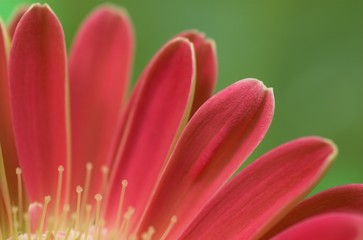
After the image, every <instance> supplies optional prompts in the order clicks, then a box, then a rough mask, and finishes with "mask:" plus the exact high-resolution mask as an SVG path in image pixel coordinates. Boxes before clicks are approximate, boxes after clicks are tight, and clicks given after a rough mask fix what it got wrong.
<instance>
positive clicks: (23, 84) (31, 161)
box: [9, 4, 70, 202]
mask: <svg viewBox="0 0 363 240" xmlns="http://www.w3.org/2000/svg"><path fill="white" fill-rule="evenodd" d="M9 74H10V95H11V107H12V113H13V122H14V135H15V141H16V145H17V149H18V154H19V161H20V165H21V168H22V170H23V177H24V182H25V187H26V190H27V192H28V194H29V198H30V200H31V201H32V202H34V201H38V202H39V201H42V200H43V198H44V196H45V195H50V196H52V198H53V199H55V196H56V190H57V178H58V177H57V173H58V171H57V169H58V166H60V165H63V166H64V167H65V169H66V171H65V174H64V176H63V182H62V186H63V191H62V201H61V202H63V200H64V199H65V197H66V195H67V192H66V187H67V185H68V184H67V183H68V182H69V181H67V180H69V177H68V176H69V171H68V170H69V165H70V156H69V148H68V146H67V142H68V131H67V130H68V129H67V126H68V123H67V116H68V114H67V103H66V92H67V84H66V57H65V45H64V37H63V31H62V27H61V25H60V23H59V21H58V19H57V17H56V16H55V15H54V13H53V12H52V11H51V10H50V8H49V7H48V6H47V5H39V4H35V5H33V6H32V7H31V8H30V9H29V10H28V11H27V12H26V13H25V14H24V16H23V17H22V19H21V20H20V22H19V25H18V27H17V30H16V33H15V35H14V39H13V45H12V49H11V52H10V70H9Z"/></svg>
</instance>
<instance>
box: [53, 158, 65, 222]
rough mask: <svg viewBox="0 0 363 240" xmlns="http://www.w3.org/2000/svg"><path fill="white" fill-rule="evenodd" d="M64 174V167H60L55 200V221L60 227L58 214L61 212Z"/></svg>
mask: <svg viewBox="0 0 363 240" xmlns="http://www.w3.org/2000/svg"><path fill="white" fill-rule="evenodd" d="M63 172H64V167H63V166H62V165H60V166H59V167H58V183H57V193H56V199H55V212H56V214H55V219H54V224H55V226H57V225H58V221H59V219H58V212H59V205H60V199H61V194H62V181H63Z"/></svg>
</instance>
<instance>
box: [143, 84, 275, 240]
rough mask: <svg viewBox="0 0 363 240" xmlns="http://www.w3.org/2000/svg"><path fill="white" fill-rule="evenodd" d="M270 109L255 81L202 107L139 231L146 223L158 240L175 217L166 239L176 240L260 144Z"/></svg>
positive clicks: (268, 96) (266, 96) (269, 98)
mask: <svg viewBox="0 0 363 240" xmlns="http://www.w3.org/2000/svg"><path fill="white" fill-rule="evenodd" d="M273 111H274V98H273V94H272V91H271V90H270V89H267V88H266V87H265V86H264V85H263V84H262V83H261V82H260V81H258V80H255V79H246V80H242V81H239V82H237V83H235V84H233V85H232V86H230V87H228V88H226V89H225V90H223V91H221V92H220V93H218V94H217V95H215V96H213V97H212V98H210V99H209V100H208V101H207V102H206V103H205V104H204V105H202V107H201V108H199V110H198V111H197V112H196V113H195V115H194V116H193V118H192V119H191V120H190V122H189V123H188V125H187V127H186V128H185V130H184V132H183V134H182V136H181V137H180V140H179V142H178V144H177V146H176V148H175V151H174V152H173V155H172V157H171V160H170V164H169V165H168V166H167V169H166V172H165V174H164V176H163V178H162V179H161V182H160V184H159V185H158V188H157V191H156V192H155V194H154V197H153V200H152V202H151V205H150V206H149V209H148V211H147V212H146V215H145V217H144V219H143V222H142V224H141V227H140V232H144V231H146V229H147V228H148V227H149V226H150V225H152V226H154V227H155V229H158V230H159V231H156V233H155V238H159V237H160V235H161V234H162V232H163V230H165V229H166V228H167V226H168V224H169V220H170V218H171V217H172V216H173V215H176V216H177V218H178V223H177V224H176V225H175V226H174V227H173V229H172V232H171V233H170V235H169V236H170V238H171V239H176V235H178V233H180V231H182V230H183V228H184V227H185V225H186V224H187V223H188V222H189V221H190V220H191V219H192V218H194V217H195V215H196V214H197V212H198V211H199V210H200V208H201V207H202V206H204V205H205V204H206V202H207V201H208V200H209V198H210V197H211V196H212V195H214V194H215V192H216V191H217V190H218V189H220V188H221V186H222V185H223V184H224V183H225V182H226V181H227V180H228V179H229V177H230V176H231V175H232V174H233V173H234V172H235V171H236V169H237V168H238V167H239V166H240V165H241V163H242V162H243V161H244V160H245V159H246V158H247V157H248V156H249V155H250V154H251V152H252V151H253V150H254V149H255V148H256V146H257V145H258V144H259V143H260V141H261V140H262V138H263V136H264V135H265V133H266V131H267V129H268V127H269V126H270V123H271V120H272V116H273Z"/></svg>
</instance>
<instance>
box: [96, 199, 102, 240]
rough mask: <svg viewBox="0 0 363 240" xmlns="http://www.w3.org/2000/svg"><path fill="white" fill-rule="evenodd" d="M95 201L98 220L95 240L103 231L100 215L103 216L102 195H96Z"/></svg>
mask: <svg viewBox="0 0 363 240" xmlns="http://www.w3.org/2000/svg"><path fill="white" fill-rule="evenodd" d="M95 200H96V219H95V224H96V231H95V236H94V237H95V239H98V236H99V231H100V230H101V229H100V227H101V219H100V214H101V201H102V195H101V194H96V195H95Z"/></svg>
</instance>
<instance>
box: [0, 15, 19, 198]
mask: <svg viewBox="0 0 363 240" xmlns="http://www.w3.org/2000/svg"><path fill="white" fill-rule="evenodd" d="M9 49H10V41H9V39H8V36H7V33H6V29H5V26H4V25H3V23H2V22H1V21H0V142H1V150H2V154H3V158H4V160H5V161H4V168H5V172H6V173H7V174H6V179H7V181H8V183H9V184H10V185H13V184H16V183H17V177H16V174H15V170H16V168H17V167H19V162H18V156H17V152H16V147H15V141H14V132H13V125H12V120H11V114H10V99H9V79H8V57H9V52H8V51H9ZM9 192H10V197H11V200H12V201H14V202H18V197H17V188H9Z"/></svg>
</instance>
